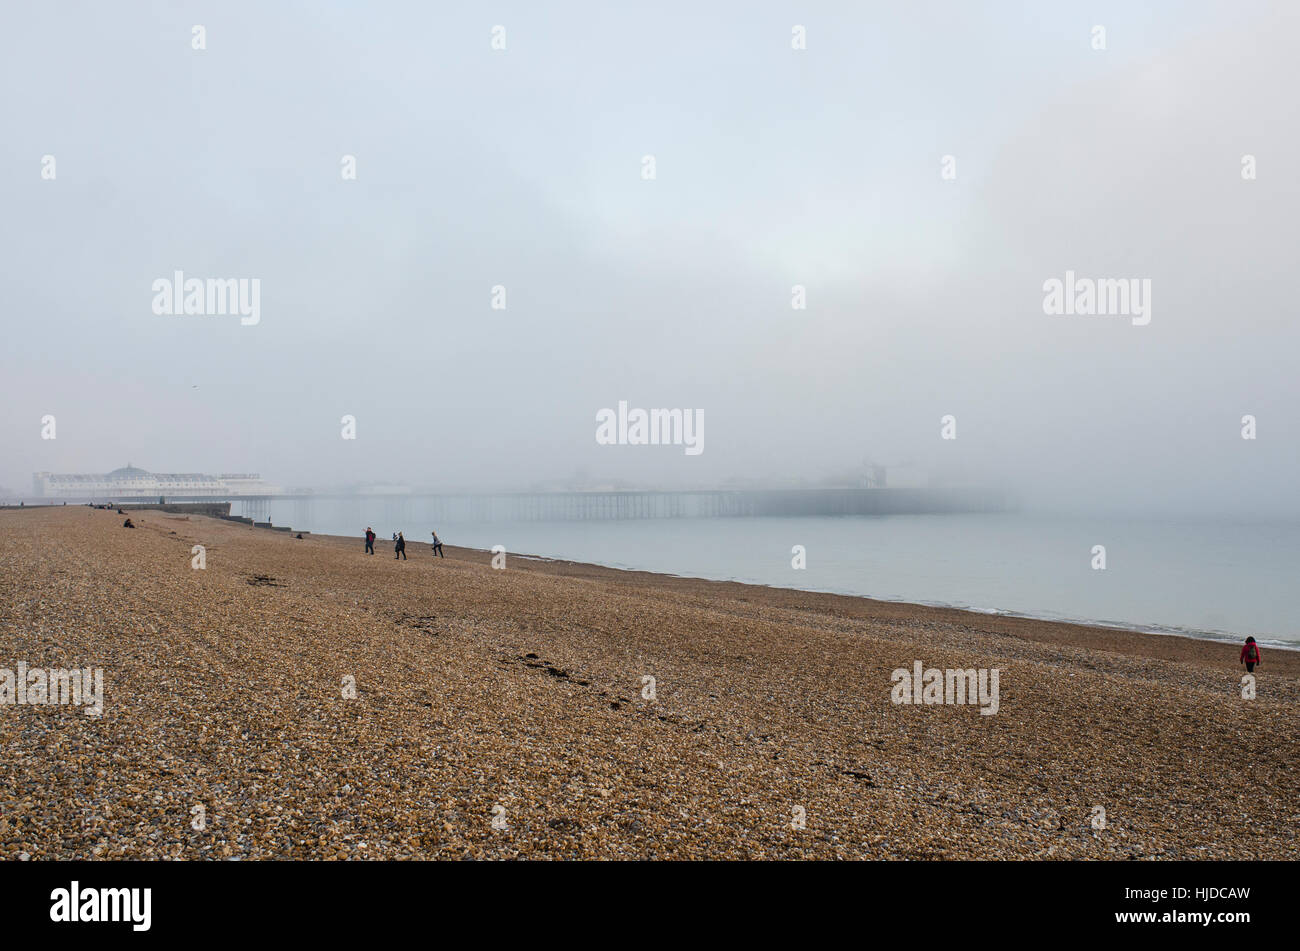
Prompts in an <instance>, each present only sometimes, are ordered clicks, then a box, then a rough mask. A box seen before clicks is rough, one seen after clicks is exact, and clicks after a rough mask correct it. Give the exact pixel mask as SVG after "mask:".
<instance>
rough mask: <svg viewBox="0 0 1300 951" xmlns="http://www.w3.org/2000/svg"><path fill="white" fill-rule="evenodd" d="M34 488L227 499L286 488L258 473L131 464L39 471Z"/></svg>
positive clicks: (87, 495)
mask: <svg viewBox="0 0 1300 951" xmlns="http://www.w3.org/2000/svg"><path fill="white" fill-rule="evenodd" d="M32 491H33V492H34V493H35V494H36V495H38V496H40V497H41V498H46V499H77V500H79V501H84V502H92V501H95V500H104V501H108V500H117V499H156V498H159V497H162V498H175V499H178V500H179V499H189V498H221V499H224V498H232V497H238V496H250V495H252V496H261V495H279V494H281V493H282V492H283V490H282V489H281V488H280V486H278V485H274V484H272V483H270V482H264V481H262V478H261V477H260V476H259V475H257V473H248V472H228V473H223V474H221V475H206V474H204V473H201V472H146V471H145V470H144V469H137V468H136V467H135V466H132V465H129V464H128V465H126V466H125V467H123V468H121V469H114V470H113V471H112V472H107V473H104V474H103V475H98V474H74V473H59V472H37V473H35V474H33V475H32Z"/></svg>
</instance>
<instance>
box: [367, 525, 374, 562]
mask: <svg viewBox="0 0 1300 951" xmlns="http://www.w3.org/2000/svg"><path fill="white" fill-rule="evenodd" d="M374 553H375V530H374V529H373V528H371V527H370V526H369V525H367V526H366V554H367V555H373V554H374Z"/></svg>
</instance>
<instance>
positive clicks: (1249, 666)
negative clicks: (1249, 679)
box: [1241, 637, 1260, 674]
mask: <svg viewBox="0 0 1300 951" xmlns="http://www.w3.org/2000/svg"><path fill="white" fill-rule="evenodd" d="M1241 662H1242V663H1243V664H1245V665H1246V673H1248V674H1251V673H1254V672H1255V665H1256V664H1258V663H1260V659H1259V645H1258V644H1256V643H1255V638H1253V637H1248V638H1246V643H1245V644H1242V645H1241Z"/></svg>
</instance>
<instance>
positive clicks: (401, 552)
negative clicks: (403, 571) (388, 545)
mask: <svg viewBox="0 0 1300 951" xmlns="http://www.w3.org/2000/svg"><path fill="white" fill-rule="evenodd" d="M398 558H401V559H402V561H407V560H408V559H407V557H406V536H405V535H403V534H402V533H401V532H398V533H397V544H396V545H394V546H393V561H396V560H397V559H398Z"/></svg>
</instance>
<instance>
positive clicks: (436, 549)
mask: <svg viewBox="0 0 1300 951" xmlns="http://www.w3.org/2000/svg"><path fill="white" fill-rule="evenodd" d="M429 534H430V535H432V536H433V553H434V554H435V555H437V556H438V557H439V558H446V557H447V556H446V555H444V554H443V553H442V539H441V538H439V537H438V533H437V532H430V533H429Z"/></svg>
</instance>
